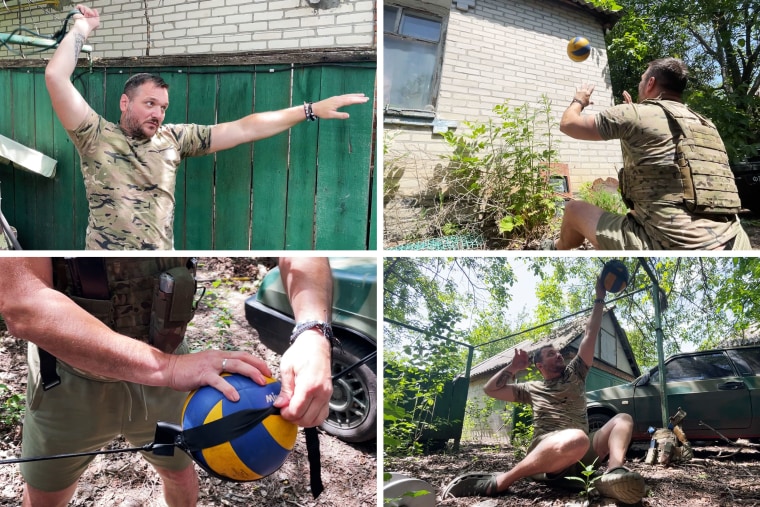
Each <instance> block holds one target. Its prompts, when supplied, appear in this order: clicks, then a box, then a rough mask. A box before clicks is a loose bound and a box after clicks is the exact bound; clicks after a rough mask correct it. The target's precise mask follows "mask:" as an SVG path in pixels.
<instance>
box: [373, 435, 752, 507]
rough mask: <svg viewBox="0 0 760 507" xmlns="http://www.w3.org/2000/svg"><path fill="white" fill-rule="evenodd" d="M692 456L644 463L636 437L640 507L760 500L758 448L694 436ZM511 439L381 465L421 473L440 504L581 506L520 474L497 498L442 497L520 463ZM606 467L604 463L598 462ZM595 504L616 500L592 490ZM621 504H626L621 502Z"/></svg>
mask: <svg viewBox="0 0 760 507" xmlns="http://www.w3.org/2000/svg"><path fill="white" fill-rule="evenodd" d="M692 444H693V445H694V459H693V460H691V461H689V462H686V463H680V464H671V465H670V466H668V467H664V466H660V465H647V464H646V463H644V457H645V454H646V448H647V445H646V443H634V444H633V445H632V446H631V449H630V450H629V452H628V458H629V461H628V462H627V463H626V466H628V467H629V468H630V469H631V470H635V471H637V472H639V473H640V474H641V475H642V476H643V477H644V479H645V480H646V484H647V488H648V489H649V491H648V495H647V496H646V497H645V498H644V499H643V500H642V501H641V502H640V503H639V504H638V505H639V506H641V507H739V506H760V483H758V482H757V477H758V476H760V451H758V449H757V448H756V447H752V446H751V444H750V446H749V447H742V448H739V447H737V446H734V445H730V446H729V445H725V444H723V443H720V444H719V443H718V442H692ZM737 451H739V452H737ZM516 462H517V461H516V459H515V458H514V452H513V449H511V448H510V446H509V445H499V444H475V443H462V444H461V446H460V449H459V451H458V452H454V451H451V452H447V453H442V454H434V455H429V456H419V457H404V458H393V457H385V460H384V465H383V471H384V472H385V473H389V472H397V473H401V474H404V475H407V476H409V477H414V478H417V479H421V480H423V481H425V482H427V483H429V484H431V485H432V486H433V487H434V488H435V490H436V491H435V493H436V505H437V506H439V507H524V506H528V505H530V506H536V507H571V506H572V507H581V506H583V505H586V504H585V503H584V502H585V501H586V498H585V497H584V496H581V495H580V494H579V492H578V491H571V490H562V489H554V488H550V487H547V486H545V485H543V484H540V483H537V482H534V481H531V480H527V479H524V480H521V481H518V482H517V483H515V484H514V485H513V486H512V487H511V488H510V494H507V495H504V496H500V497H497V498H485V497H484V498H477V497H471V498H446V499H443V498H441V492H442V491H443V489H444V488H445V487H446V485H447V484H448V483H449V482H450V481H451V480H452V479H454V477H456V476H457V475H459V474H462V473H466V472H481V471H486V472H497V471H505V470H507V469H509V468H510V467H512V466H514V465H515V463H516ZM600 469H602V470H603V469H604V466H602V467H600ZM590 505H591V506H599V505H616V503H615V502H614V501H612V500H609V499H602V498H599V497H598V496H595V492H593V491H592V493H591V502H590ZM618 505H623V504H618Z"/></svg>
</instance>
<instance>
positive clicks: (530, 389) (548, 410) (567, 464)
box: [443, 279, 645, 503]
mask: <svg viewBox="0 0 760 507" xmlns="http://www.w3.org/2000/svg"><path fill="white" fill-rule="evenodd" d="M595 290H596V300H595V301H594V307H593V309H592V311H591V316H590V317H589V320H588V322H587V324H586V330H585V333H584V336H583V339H582V340H581V343H580V345H579V347H578V354H577V355H576V356H575V357H573V358H572V360H571V361H570V362H569V363H568V364H567V365H565V359H564V358H563V357H562V354H561V353H560V351H558V350H557V349H556V348H554V346H552V345H548V346H544V347H541V348H540V349H538V350H537V351H535V353H534V362H535V365H536V368H537V369H538V371H539V372H540V373H541V375H543V377H544V380H543V381H528V382H520V383H515V379H516V376H517V374H518V373H520V372H521V371H523V370H525V369H527V368H528V366H529V365H530V362H529V359H528V354H527V353H526V352H525V351H524V350H519V349H518V350H517V351H516V352H515V356H514V358H513V359H512V361H511V362H510V363H509V364H508V365H507V366H506V367H504V368H503V369H502V370H500V371H499V372H498V373H496V374H495V375H494V376H493V377H491V379H490V380H489V381H488V382H487V383H486V385H485V386H484V387H483V392H484V393H485V394H487V395H488V396H491V397H492V398H496V399H497V400H502V401H506V402H517V403H525V404H530V405H531V406H532V408H533V441H532V443H531V445H530V447H529V448H528V451H527V454H526V456H525V458H523V459H522V460H521V461H520V462H519V463H517V465H515V466H514V467H513V468H512V469H511V470H509V471H507V472H503V473H491V472H487V473H483V472H470V473H467V474H463V475H460V476H459V477H457V478H456V479H454V480H453V481H452V482H451V483H450V484H449V486H448V487H447V488H446V490H445V491H444V493H443V498H446V496H447V495H451V496H455V497H462V496H497V495H500V494H505V493H507V492H508V490H509V487H510V486H511V485H512V484H514V483H515V482H516V481H518V480H520V479H524V478H528V477H530V478H533V479H536V480H541V481H547V484H555V485H566V483H565V482H563V479H564V478H566V477H580V476H581V473H580V472H581V470H583V468H580V465H579V463H578V462H579V461H581V462H583V464H584V465H592V464H594V466H595V467H597V466H598V465H599V463H601V462H602V461H603V460H604V459H605V458H606V457H607V456H609V463H608V465H607V471H606V473H605V474H604V475H602V476H601V477H600V478H599V479H598V480H596V481H595V482H594V486H595V487H596V489H597V490H598V491H599V492H600V493H601V494H602V495H603V496H606V497H611V498H615V499H616V500H620V501H622V502H625V503H636V502H638V501H639V500H641V498H642V497H643V496H644V493H645V484H644V479H643V478H642V477H641V475H639V474H638V473H636V472H631V471H629V470H628V469H626V468H624V467H623V462H624V461H625V453H626V450H627V449H628V444H629V443H630V441H631V435H632V433H633V419H632V418H631V416H630V415H628V414H618V415H616V416H615V417H613V418H612V419H610V420H609V421H607V423H606V424H605V425H604V426H602V427H601V428H600V429H599V430H597V431H595V432H593V433H591V434H589V426H588V418H587V416H586V375H587V374H588V371H589V368H591V364H592V362H593V360H594V351H595V349H596V340H597V337H598V336H599V332H600V330H601V326H602V316H603V313H604V296H605V295H606V291H605V289H604V286H603V284H602V282H601V279H599V280H597V283H596V289H595ZM567 482H570V481H567Z"/></svg>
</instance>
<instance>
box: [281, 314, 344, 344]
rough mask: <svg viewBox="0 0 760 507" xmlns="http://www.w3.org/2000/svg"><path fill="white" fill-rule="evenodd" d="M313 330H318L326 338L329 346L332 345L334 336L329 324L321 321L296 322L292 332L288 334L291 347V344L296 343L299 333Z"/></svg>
mask: <svg viewBox="0 0 760 507" xmlns="http://www.w3.org/2000/svg"><path fill="white" fill-rule="evenodd" d="M314 328H317V329H319V330H320V331H321V332H322V334H323V335H325V338H327V341H329V342H330V345H332V344H333V338H334V337H335V335H333V330H332V326H331V325H330V323H329V322H325V321H322V320H307V321H305V322H297V323H296V327H294V328H293V332H292V333H290V344H291V345H293V343H295V341H296V338H298V337H299V336H300V335H301V333H303V332H304V331H308V330H309V329H314Z"/></svg>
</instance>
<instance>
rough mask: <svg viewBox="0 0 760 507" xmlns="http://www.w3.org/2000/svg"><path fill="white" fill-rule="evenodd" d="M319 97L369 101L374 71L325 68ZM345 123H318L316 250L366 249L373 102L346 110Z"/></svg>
mask: <svg viewBox="0 0 760 507" xmlns="http://www.w3.org/2000/svg"><path fill="white" fill-rule="evenodd" d="M322 76H323V78H322V87H321V92H322V93H321V95H322V97H330V96H332V95H340V94H344V93H356V92H364V93H365V94H367V95H368V96H369V97H372V94H373V90H374V82H375V72H374V68H372V67H371V66H369V65H368V66H367V67H366V70H363V69H361V68H357V66H354V65H352V66H347V67H326V68H325V69H324V70H323V73H322ZM346 111H347V112H349V114H350V115H351V117H350V118H349V119H348V120H345V121H330V122H320V123H321V125H320V129H319V154H318V167H319V174H318V176H317V201H316V218H317V220H316V224H317V227H316V248H317V249H345V250H356V249H366V248H367V241H368V237H369V234H368V229H369V218H370V217H369V203H370V201H369V190H370V182H371V177H370V165H371V164H370V157H371V152H372V117H373V111H374V101H373V100H369V101H368V102H367V103H366V104H361V105H357V106H352V107H350V108H347V109H346Z"/></svg>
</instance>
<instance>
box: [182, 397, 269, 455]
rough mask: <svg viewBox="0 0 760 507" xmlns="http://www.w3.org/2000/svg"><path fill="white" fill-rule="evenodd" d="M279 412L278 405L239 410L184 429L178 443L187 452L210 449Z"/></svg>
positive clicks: (247, 430) (238, 435)
mask: <svg viewBox="0 0 760 507" xmlns="http://www.w3.org/2000/svg"><path fill="white" fill-rule="evenodd" d="M279 413H280V409H279V408H277V407H269V408H263V409H252V408H249V409H245V410H239V411H237V412H233V413H231V414H229V415H225V416H224V417H222V418H220V419H217V420H216V421H211V422H209V423H205V424H202V425H200V426H196V427H195V428H189V429H186V430H184V431H183V432H182V434H181V436H180V441H179V442H178V444H177V445H178V446H179V447H180V448H181V449H182V450H184V451H186V452H194V451H200V450H203V449H208V448H209V447H214V446H217V445H220V444H223V443H225V442H230V441H232V440H234V439H236V438H238V437H240V436H242V435H245V434H246V433H248V432H249V431H251V429H252V428H254V427H255V426H256V425H258V424H260V423H261V422H262V421H263V420H264V419H266V418H267V417H269V416H270V415H274V414H279Z"/></svg>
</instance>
